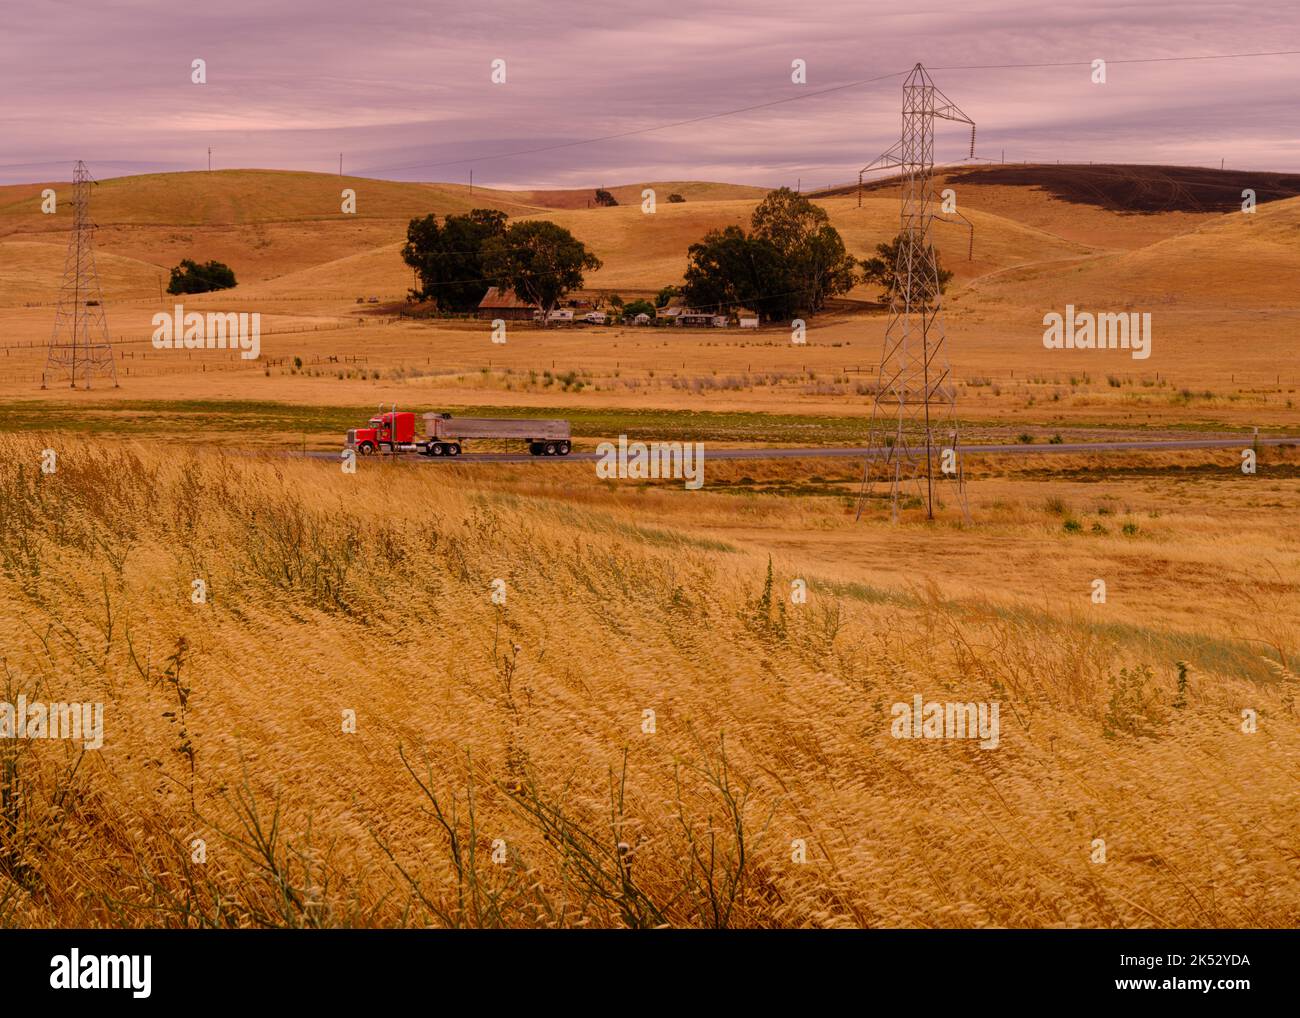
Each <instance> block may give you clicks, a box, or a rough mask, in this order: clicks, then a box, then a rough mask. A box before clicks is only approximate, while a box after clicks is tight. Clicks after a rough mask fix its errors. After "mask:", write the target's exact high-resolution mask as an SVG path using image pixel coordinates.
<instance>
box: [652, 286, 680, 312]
mask: <svg viewBox="0 0 1300 1018" xmlns="http://www.w3.org/2000/svg"><path fill="white" fill-rule="evenodd" d="M681 292H682V291H681V289H680V288H678V287H676V286H665V287H664V288H663V289H662V290H660V291H659V295H658V296H657V297H655V307H657V308H666V307H667V306H668V302H669V301H671V300H672V299H673V298H674V297H677V296H679V295H680V294H681Z"/></svg>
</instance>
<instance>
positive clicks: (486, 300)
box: [478, 286, 537, 310]
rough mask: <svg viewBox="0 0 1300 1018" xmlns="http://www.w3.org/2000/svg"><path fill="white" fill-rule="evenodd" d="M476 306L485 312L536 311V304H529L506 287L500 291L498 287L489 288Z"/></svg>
mask: <svg viewBox="0 0 1300 1018" xmlns="http://www.w3.org/2000/svg"><path fill="white" fill-rule="evenodd" d="M478 306H479V307H480V308H482V309H486V310H495V309H500V308H528V309H536V307H537V305H536V304H530V303H529V302H528V301H526V300H523V299H522V298H520V297H519V296H518V295H517V294H516V293H515V291H514V290H511V289H509V288H508V287H507V288H505V289H502V288H501V287H499V286H489V287H488V290H487V293H485V294H483V299H482V300H481V301H479V302H478Z"/></svg>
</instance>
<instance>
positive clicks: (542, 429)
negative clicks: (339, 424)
mask: <svg viewBox="0 0 1300 1018" xmlns="http://www.w3.org/2000/svg"><path fill="white" fill-rule="evenodd" d="M471 438H495V439H501V438H518V439H522V440H523V441H525V442H527V443H528V451H529V452H530V453H532V454H533V455H534V456H567V455H569V452H570V450H571V449H572V448H573V446H572V443H571V441H570V435H569V422H568V421H554V420H535V419H530V418H509V417H453V416H452V415H451V414H444V413H437V414H425V415H424V438H422V439H417V438H416V437H415V414H414V413H413V412H412V411H410V410H385V411H381V412H380V413H378V414H376V415H375V416H374V417H372V418H370V425H369V426H368V427H365V428H351V429H349V430H348V436H347V448H349V449H355V450H356V451H357V452H358V453H359V454H361V455H362V456H368V455H370V454H371V453H374V452H389V453H399V452H418V453H420V454H421V455H424V456H459V455H460V454H461V450H462V448H463V446H464V443H465V442H466V441H467V440H468V439H471Z"/></svg>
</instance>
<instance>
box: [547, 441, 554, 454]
mask: <svg viewBox="0 0 1300 1018" xmlns="http://www.w3.org/2000/svg"><path fill="white" fill-rule="evenodd" d="M546 455H547V456H554V455H555V443H554V442H547V443H546Z"/></svg>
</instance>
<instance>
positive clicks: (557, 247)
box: [483, 219, 601, 326]
mask: <svg viewBox="0 0 1300 1018" xmlns="http://www.w3.org/2000/svg"><path fill="white" fill-rule="evenodd" d="M483 263H484V271H485V272H486V274H487V275H489V276H492V277H493V278H494V279H497V280H499V281H500V283H501V285H502V286H506V287H509V288H510V289H512V290H514V291H515V293H516V294H517V295H518V296H520V297H522V298H523V299H524V300H527V301H529V302H531V303H533V304H536V305H537V306H538V307H539V308H541V310H542V324H543V325H544V326H545V325H547V324H548V323H549V318H550V314H551V311H552V310H553V309H554V308H555V306H556V305H557V304H558V303H559V302H560V301H561V300H563V299H564V296H565V294H567V293H568V292H569V291H571V290H577V289H579V288H580V287H581V286H582V284H583V275H582V274H583V273H584V272H587V271H594V270H595V269H599V268H600V265H601V262H600V259H599V258H597V257H596V256H595V255H593V254H592V253H591V252H590V251H588V250H587V248H586V246H585V245H584V244H583V243H582V241H580V240H578V239H577V238H576V237H575V236H574V235H573V234H571V233H570V232H569V231H568V230H566V229H565V228H564V227H562V226H557V225H556V224H555V223H552V222H548V221H547V220H544V219H530V220H526V221H524V222H521V223H514V224H513V225H511V226H508V227H506V229H505V231H504V232H503V233H501V234H500V235H499V236H496V237H493V238H492V239H491V240H489V241H488V242H487V244H485V245H484V248H483Z"/></svg>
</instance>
